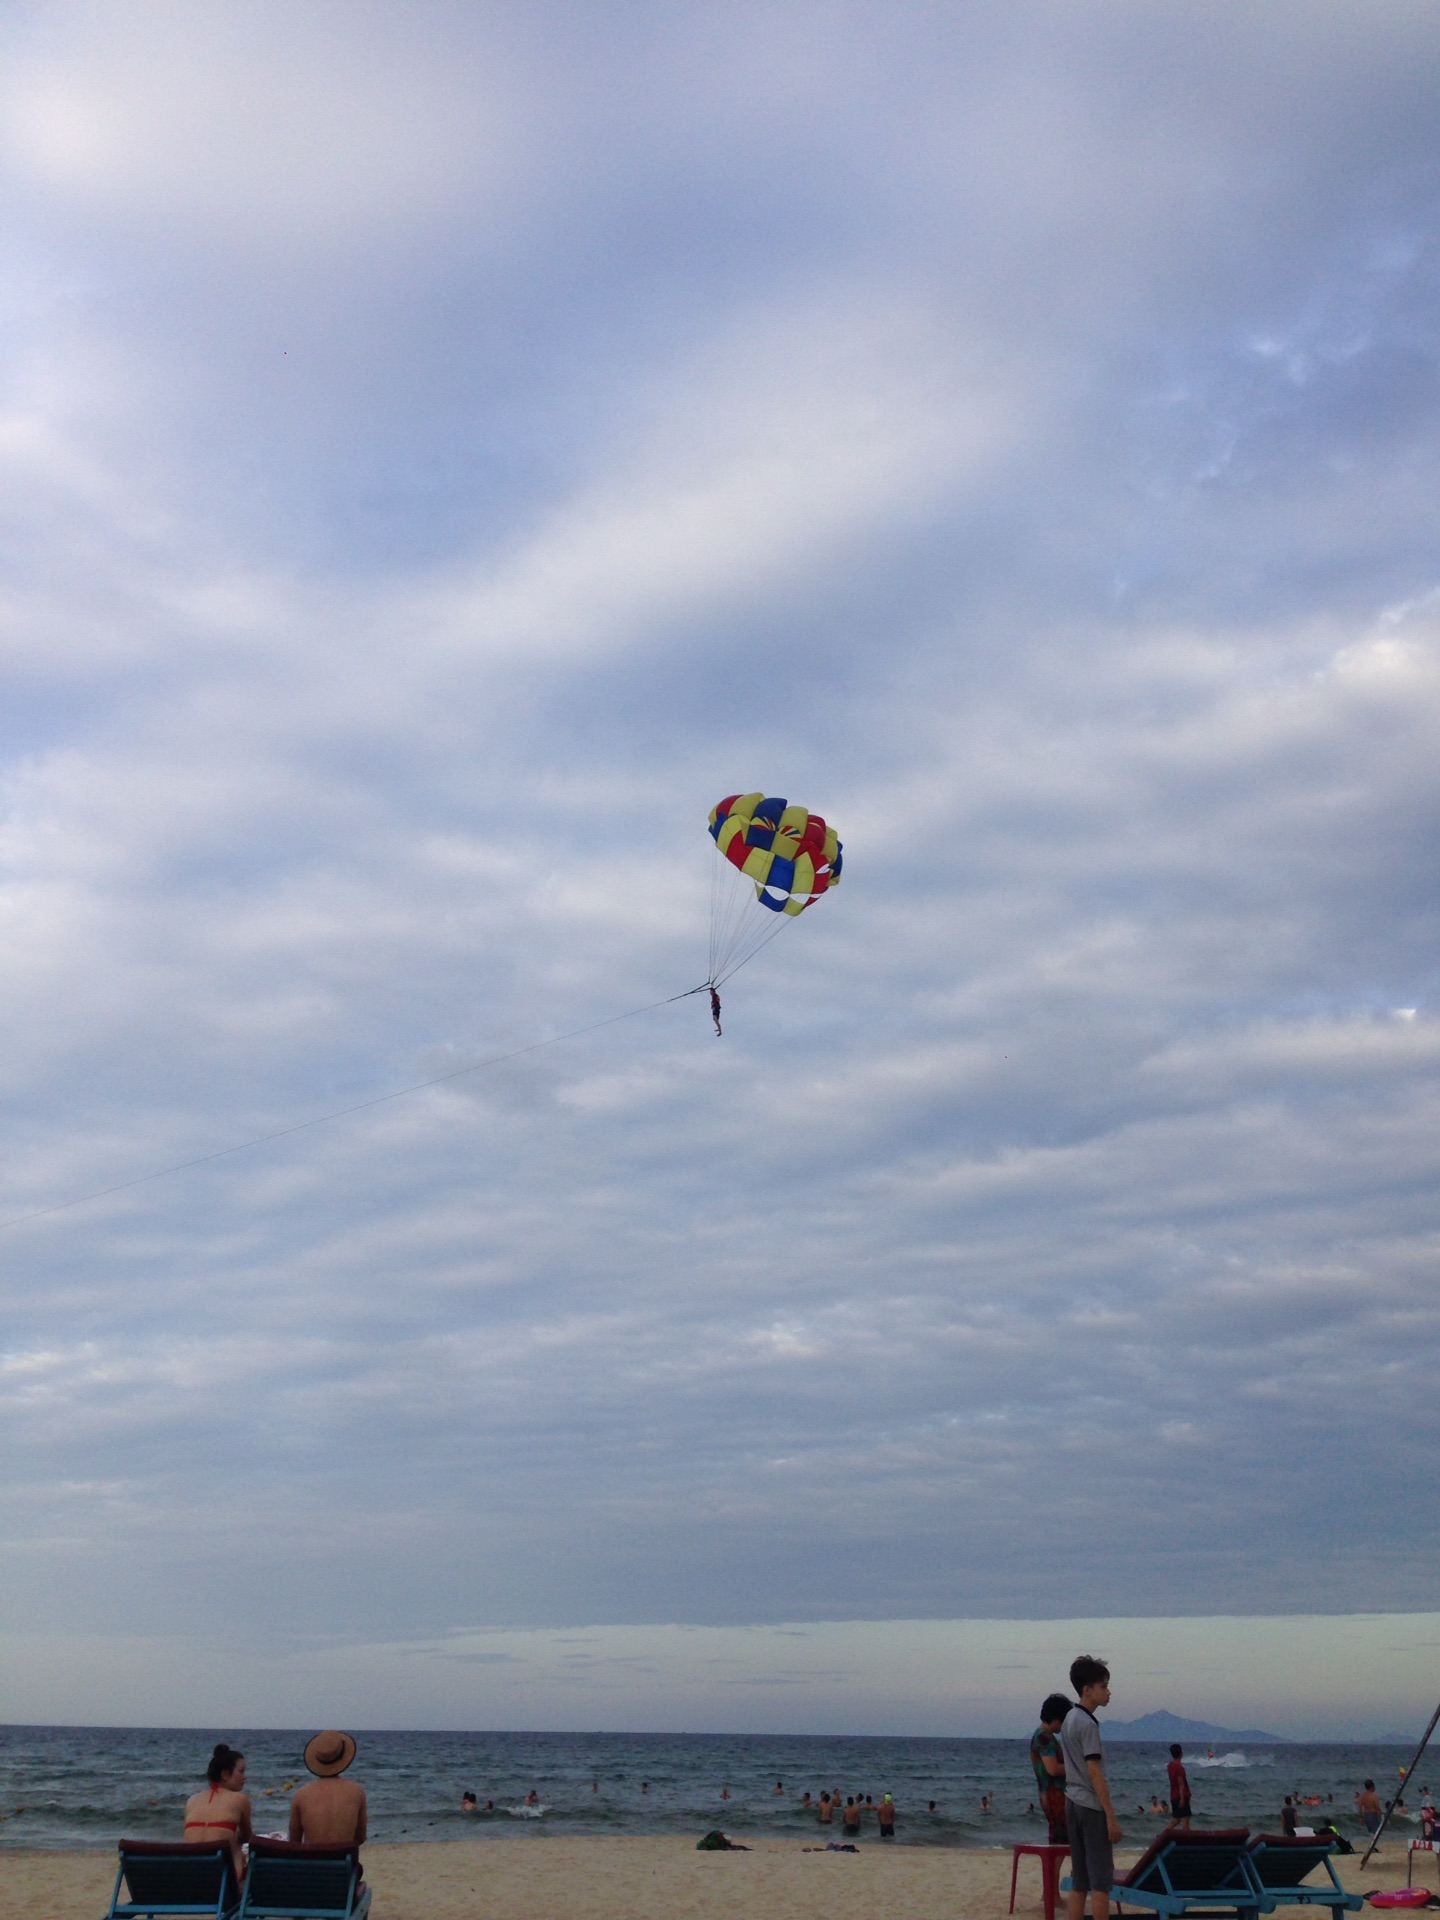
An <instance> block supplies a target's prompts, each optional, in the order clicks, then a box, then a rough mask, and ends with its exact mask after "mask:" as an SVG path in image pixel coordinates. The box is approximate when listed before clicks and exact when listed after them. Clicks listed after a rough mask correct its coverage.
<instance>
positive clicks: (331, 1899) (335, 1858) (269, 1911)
mask: <svg viewBox="0 0 1440 1920" xmlns="http://www.w3.org/2000/svg"><path fill="white" fill-rule="evenodd" d="M369 1911H370V1889H369V1888H368V1887H364V1886H362V1885H361V1884H360V1850H359V1848H358V1847H316V1846H310V1845H308V1844H306V1843H305V1842H303V1841H299V1840H297V1841H289V1840H255V1841H252V1842H251V1846H250V1871H249V1872H248V1873H247V1874H246V1876H245V1898H244V1899H243V1900H242V1901H241V1903H240V1912H239V1915H238V1916H237V1920H365V1916H366V1915H367V1914H368V1913H369Z"/></svg>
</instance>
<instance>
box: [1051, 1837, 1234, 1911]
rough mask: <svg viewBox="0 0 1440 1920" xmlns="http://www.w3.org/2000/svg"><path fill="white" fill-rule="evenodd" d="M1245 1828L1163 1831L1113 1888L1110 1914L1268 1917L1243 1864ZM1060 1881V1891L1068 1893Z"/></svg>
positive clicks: (1067, 1886)
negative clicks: (1141, 1911)
mask: <svg viewBox="0 0 1440 1920" xmlns="http://www.w3.org/2000/svg"><path fill="white" fill-rule="evenodd" d="M1249 1838H1250V1829H1249V1828H1248V1827H1230V1828H1227V1829H1225V1830H1224V1831H1222V1832H1218V1833H1200V1832H1197V1831H1196V1830H1195V1829H1193V1828H1185V1827H1167V1828H1166V1830H1165V1832H1164V1833H1162V1834H1161V1835H1160V1837H1159V1839H1158V1840H1155V1841H1153V1842H1152V1843H1151V1845H1150V1847H1149V1849H1148V1850H1147V1851H1146V1852H1145V1853H1143V1854H1141V1856H1140V1858H1139V1859H1138V1860H1137V1861H1136V1862H1135V1864H1134V1866H1133V1867H1131V1869H1130V1871H1129V1872H1128V1873H1127V1874H1126V1875H1125V1876H1124V1878H1123V1879H1120V1880H1117V1881H1116V1882H1115V1888H1114V1892H1113V1893H1112V1895H1111V1898H1112V1899H1113V1901H1114V1903H1115V1911H1116V1912H1117V1913H1121V1912H1123V1911H1124V1909H1125V1907H1141V1908H1143V1909H1144V1910H1145V1911H1146V1912H1148V1913H1154V1914H1159V1915H1160V1916H1161V1920H1185V1917H1186V1916H1187V1915H1200V1916H1204V1920H1259V1916H1260V1914H1261V1913H1262V1912H1266V1911H1268V1909H1267V1908H1266V1907H1265V1904H1264V1898H1265V1897H1264V1895H1263V1894H1262V1893H1261V1892H1260V1889H1259V1886H1258V1884H1257V1882H1256V1880H1255V1878H1254V1876H1253V1875H1252V1874H1251V1872H1250V1869H1249V1866H1248V1864H1247V1860H1246V1853H1245V1843H1246V1841H1247V1840H1248V1839H1249ZM1070 1885H1071V1883H1070V1881H1069V1880H1068V1879H1067V1880H1066V1881H1065V1891H1066V1893H1068V1892H1069V1891H1070Z"/></svg>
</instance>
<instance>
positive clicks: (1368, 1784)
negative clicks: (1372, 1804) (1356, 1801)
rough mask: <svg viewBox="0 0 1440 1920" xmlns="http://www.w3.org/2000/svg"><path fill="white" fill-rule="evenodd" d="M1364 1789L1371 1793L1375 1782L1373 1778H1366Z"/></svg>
mask: <svg viewBox="0 0 1440 1920" xmlns="http://www.w3.org/2000/svg"><path fill="white" fill-rule="evenodd" d="M1365 1789H1366V1791H1367V1792H1368V1793H1373V1792H1374V1791H1375V1782H1374V1781H1373V1780H1367V1781H1366V1782H1365Z"/></svg>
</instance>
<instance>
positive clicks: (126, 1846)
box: [120, 1840, 230, 1860]
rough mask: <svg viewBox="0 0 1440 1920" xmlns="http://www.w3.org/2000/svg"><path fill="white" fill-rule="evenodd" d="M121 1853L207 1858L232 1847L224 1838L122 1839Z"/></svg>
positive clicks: (226, 1853) (226, 1851)
mask: <svg viewBox="0 0 1440 1920" xmlns="http://www.w3.org/2000/svg"><path fill="white" fill-rule="evenodd" d="M120 1851H121V1853H159V1854H165V1855H167V1856H168V1857H170V1858H172V1859H179V1860H205V1859H209V1858H211V1857H213V1856H214V1855H215V1854H217V1853H221V1852H223V1853H224V1854H225V1855H226V1856H227V1858H228V1857H229V1853H230V1849H229V1847H228V1846H226V1844H225V1842H224V1841H223V1840H122V1841H121V1842H120Z"/></svg>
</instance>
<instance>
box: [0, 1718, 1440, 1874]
mask: <svg viewBox="0 0 1440 1920" xmlns="http://www.w3.org/2000/svg"><path fill="white" fill-rule="evenodd" d="M314 1731H315V1729H314V1728H307V1729H305V1730H304V1731H296V1732H277V1731H275V1730H273V1729H266V1730H263V1731H258V1732H257V1731H251V1732H246V1731H245V1730H243V1729H241V1728H236V1727H222V1728H218V1729H215V1730H213V1731H209V1730H207V1731H196V1730H195V1729H193V1728H163V1727H162V1728H157V1727H133V1728H126V1727H92V1728H86V1727H0V1847H43V1848H59V1847H101V1848H107V1849H108V1848H110V1847H113V1846H114V1844H115V1842H116V1841H117V1840H118V1839H119V1838H120V1837H121V1836H122V1835H123V1836H125V1837H126V1838H130V1837H137V1838H150V1839H179V1838H180V1829H181V1824H182V1817H183V1809H184V1805H185V1800H186V1797H187V1796H188V1795H189V1794H191V1793H193V1792H194V1791H195V1790H196V1788H197V1787H199V1786H200V1785H201V1784H203V1781H204V1775H205V1765H206V1762H207V1760H208V1759H209V1756H210V1750H211V1748H212V1747H213V1745H214V1744H215V1742H216V1741H217V1740H221V1739H223V1740H226V1741H228V1742H229V1743H230V1744H231V1745H232V1746H235V1747H238V1748H239V1749H240V1750H241V1751H242V1752H243V1753H244V1754H245V1755H246V1758H247V1761H248V1764H249V1778H248V1784H247V1790H248V1791H249V1793H250V1795H251V1798H252V1800H253V1802H254V1806H255V1824H256V1829H257V1831H259V1832H262V1833H265V1832H274V1833H281V1834H283V1833H284V1831H285V1829H286V1823H287V1820H288V1817H289V1792H290V1790H291V1787H292V1785H293V1783H295V1782H296V1781H301V1780H304V1779H305V1778H306V1777H307V1776H306V1775H305V1773H304V1770H303V1767H302V1764H301V1752H302V1750H303V1748H304V1745H305V1742H306V1740H307V1739H308V1738H309V1737H310V1735H311V1733H313V1732H314ZM350 1731H352V1732H354V1733H355V1737H356V1739H357V1740H358V1741H359V1746H360V1751H359V1755H358V1757H357V1759H356V1762H355V1765H354V1767H353V1769H352V1777H353V1778H354V1779H357V1780H359V1781H360V1782H361V1784H362V1785H363V1786H364V1787H365V1789H366V1791H367V1793H368V1795H369V1801H370V1835H371V1838H372V1839H373V1840H379V1841H384V1840H407V1841H415V1840H481V1841H484V1840H488V1839H493V1838H501V1837H505V1838H513V1837H515V1836H517V1835H518V1836H524V1837H525V1838H526V1839H527V1840H533V1841H535V1842H537V1843H539V1842H543V1840H544V1839H545V1837H546V1836H547V1835H549V1834H556V1833H566V1834H585V1833H588V1834H687V1835H694V1836H695V1837H696V1838H697V1839H698V1838H699V1836H700V1835H701V1834H702V1833H704V1832H706V1831H707V1830H708V1829H709V1828H711V1827H723V1828H724V1829H725V1830H726V1831H727V1832H731V1833H734V1834H736V1835H738V1836H740V1837H742V1838H743V1837H744V1836H746V1835H754V1836H761V1837H766V1838H788V1839H794V1840H796V1841H805V1840H810V1841H814V1840H816V1839H818V1838H819V1835H820V1829H819V1826H818V1822H817V1820H816V1818H815V1815H814V1814H813V1813H812V1812H810V1811H809V1810H807V1809H805V1808H804V1807H803V1806H802V1804H801V1803H802V1799H803V1796H804V1794H805V1793H806V1791H807V1790H808V1792H809V1793H810V1794H811V1795H812V1797H815V1798H818V1797H819V1794H820V1791H821V1789H822V1788H830V1789H831V1790H834V1789H836V1788H838V1789H839V1791H840V1792H841V1794H842V1795H848V1794H860V1795H864V1794H871V1795H873V1797H874V1799H875V1800H876V1801H878V1800H879V1798H880V1796H881V1794H883V1793H893V1794H894V1796H895V1800H896V1804H897V1807H898V1809H899V1819H898V1823H897V1834H896V1843H897V1844H899V1845H907V1844H908V1845H912V1846H951V1847H1009V1846H1011V1845H1012V1844H1014V1843H1015V1842H1017V1841H1025V1840H1030V1841H1034V1840H1040V1839H1043V1838H1044V1825H1043V1822H1042V1821H1041V1820H1040V1818H1039V1817H1038V1815H1036V1814H1034V1813H1033V1812H1030V1811H1027V1809H1028V1808H1029V1807H1030V1806H1031V1803H1032V1802H1033V1801H1034V1797H1035V1793H1034V1780H1033V1776H1032V1775H1031V1772H1030V1766H1029V1755H1028V1743H1027V1742H1026V1741H1023V1740H910V1739H896V1738H880V1737H877V1738H853V1739H850V1738H822V1737H807V1736H804V1735H794V1736H780V1735H740V1734H661V1733H645V1734H625V1733H593V1734H582V1733H364V1732H361V1731H359V1730H358V1729H354V1728H352V1729H350ZM1409 1757H1410V1755H1409V1752H1408V1750H1405V1749H1402V1748H1399V1747H1393V1746H1382V1747H1369V1746H1347V1745H1332V1746H1320V1745H1313V1746H1312V1745H1305V1744H1301V1743H1299V1742H1296V1743H1287V1744H1285V1745H1283V1746H1275V1747H1266V1748H1261V1747H1245V1748H1238V1749H1234V1750H1232V1751H1228V1752H1226V1751H1217V1752H1215V1753H1214V1755H1213V1756H1211V1755H1208V1754H1207V1753H1206V1752H1204V1751H1203V1750H1202V1749H1201V1748H1199V1747H1190V1748H1188V1749H1187V1752H1186V1766H1187V1767H1188V1769H1189V1772H1190V1783H1191V1788H1192V1791H1193V1793H1194V1799H1195V1824H1196V1825H1197V1826H1202V1825H1214V1826H1248V1827H1250V1828H1252V1829H1253V1830H1255V1831H1257V1832H1258V1831H1261V1830H1278V1827H1279V1824H1280V1804H1281V1799H1282V1797H1283V1796H1284V1795H1285V1794H1287V1793H1298V1794H1301V1795H1304V1796H1318V1797H1319V1799H1320V1802H1321V1805H1320V1806H1318V1807H1316V1808H1312V1809H1310V1814H1311V1817H1312V1818H1313V1819H1316V1820H1318V1819H1321V1818H1333V1820H1334V1821H1335V1824H1336V1825H1337V1826H1338V1827H1339V1829H1340V1831H1341V1832H1342V1833H1346V1834H1349V1835H1350V1836H1351V1837H1352V1838H1356V1839H1359V1838H1361V1837H1363V1836H1362V1833H1361V1828H1360V1825H1359V1822H1358V1821H1357V1819H1356V1817H1355V1805H1354V1794H1355V1790H1356V1788H1357V1787H1359V1785H1360V1784H1361V1782H1362V1781H1363V1780H1364V1779H1365V1778H1366V1777H1367V1776H1369V1777H1370V1778H1372V1779H1374V1780H1375V1782H1376V1784H1377V1786H1378V1787H1379V1789H1380V1793H1381V1796H1382V1798H1387V1799H1388V1798H1389V1796H1390V1795H1391V1794H1392V1793H1393V1792H1394V1790H1395V1787H1396V1785H1397V1783H1398V1778H1399V1770H1400V1768H1401V1766H1402V1765H1403V1764H1404V1762H1405V1761H1406V1760H1408V1759H1409ZM1168 1758H1169V1750H1168V1748H1166V1747H1165V1746H1162V1745H1158V1744H1154V1745H1152V1744H1150V1743H1140V1742H1136V1743H1133V1744H1132V1743H1129V1742H1116V1743H1114V1744H1113V1745H1112V1746H1111V1747H1110V1749H1109V1753H1108V1759H1109V1766H1110V1779H1111V1786H1112V1792H1113V1793H1114V1797H1115V1802H1116V1807H1117V1810H1118V1812H1119V1814H1120V1817H1121V1820H1122V1822H1123V1824H1124V1827H1125V1834H1126V1840H1127V1841H1129V1842H1135V1843H1138V1844H1141V1845H1144V1844H1145V1843H1146V1842H1148V1841H1149V1840H1150V1839H1151V1838H1152V1837H1153V1835H1154V1834H1156V1833H1157V1832H1158V1831H1159V1830H1160V1828H1161V1827H1162V1826H1163V1825H1164V1824H1165V1822H1164V1820H1163V1819H1161V1818H1160V1817H1159V1816H1157V1815H1152V1814H1151V1813H1149V1812H1148V1811H1137V1809H1140V1808H1148V1806H1149V1801H1150V1796H1151V1795H1152V1794H1156V1793H1158V1794H1162V1795H1163V1793H1164V1790H1165V1762H1166V1760H1167V1759H1168ZM1437 1761H1440V1756H1437ZM1428 1764H1429V1761H1428V1756H1427V1760H1426V1762H1425V1763H1424V1764H1423V1765H1422V1767H1421V1769H1420V1772H1421V1780H1420V1781H1419V1782H1417V1785H1416V1790H1415V1792H1414V1793H1413V1794H1412V1795H1411V1796H1410V1798H1411V1802H1412V1805H1413V1806H1414V1807H1418V1805H1419V1799H1420V1792H1421V1790H1422V1789H1423V1786H1424V1775H1425V1766H1426V1765H1428ZM1436 1779H1437V1781H1440V1764H1437V1772H1436ZM777 1782H778V1783H783V1786H784V1793H783V1794H777V1793H776V1791H775V1788H776V1784H777ZM727 1787H728V1789H729V1794H730V1797H729V1799H728V1800H727V1799H725V1798H723V1797H722V1795H723V1793H724V1790H725V1789H726V1788H727ZM467 1788H468V1789H469V1790H471V1791H472V1792H473V1793H474V1794H475V1795H476V1796H477V1798H478V1800H479V1803H480V1807H481V1812H480V1813H478V1814H474V1815H472V1814H466V1813H462V1812H461V1810H460V1797H461V1795H462V1794H463V1793H464V1792H465V1791H466V1789H467ZM532 1791H533V1792H534V1793H535V1794H536V1796H537V1799H538V1805H535V1806H527V1805H526V1804H525V1802H526V1797H527V1795H529V1794H530V1793H531V1792H532ZM982 1795H989V1796H991V1797H992V1803H993V1811H992V1812H990V1813H988V1814H987V1813H983V1812H982V1811H981V1808H980V1801H981V1797H982ZM487 1802H488V1803H490V1807H489V1810H487ZM932 1802H933V1803H934V1805H933V1808H932V1806H931V1803H932ZM1418 1831H1419V1828H1418V1826H1409V1827H1407V1826H1406V1825H1404V1823H1403V1822H1401V1823H1398V1824H1397V1825H1396V1826H1395V1827H1393V1828H1392V1834H1393V1838H1392V1837H1391V1836H1390V1835H1387V1838H1386V1841H1385V1843H1384V1848H1385V1850H1386V1851H1389V1850H1392V1849H1393V1850H1394V1851H1395V1853H1396V1854H1397V1855H1399V1854H1401V1853H1403V1850H1404V1845H1405V1841H1406V1839H1407V1838H1409V1837H1412V1836H1413V1835H1414V1834H1416V1833H1418ZM862 1844H863V1845H866V1846H877V1845H879V1844H880V1842H879V1841H878V1839H877V1838H876V1833H875V1826H874V1822H873V1821H871V1822H868V1823H867V1825H866V1827H865V1830H864V1835H863V1839H862Z"/></svg>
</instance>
